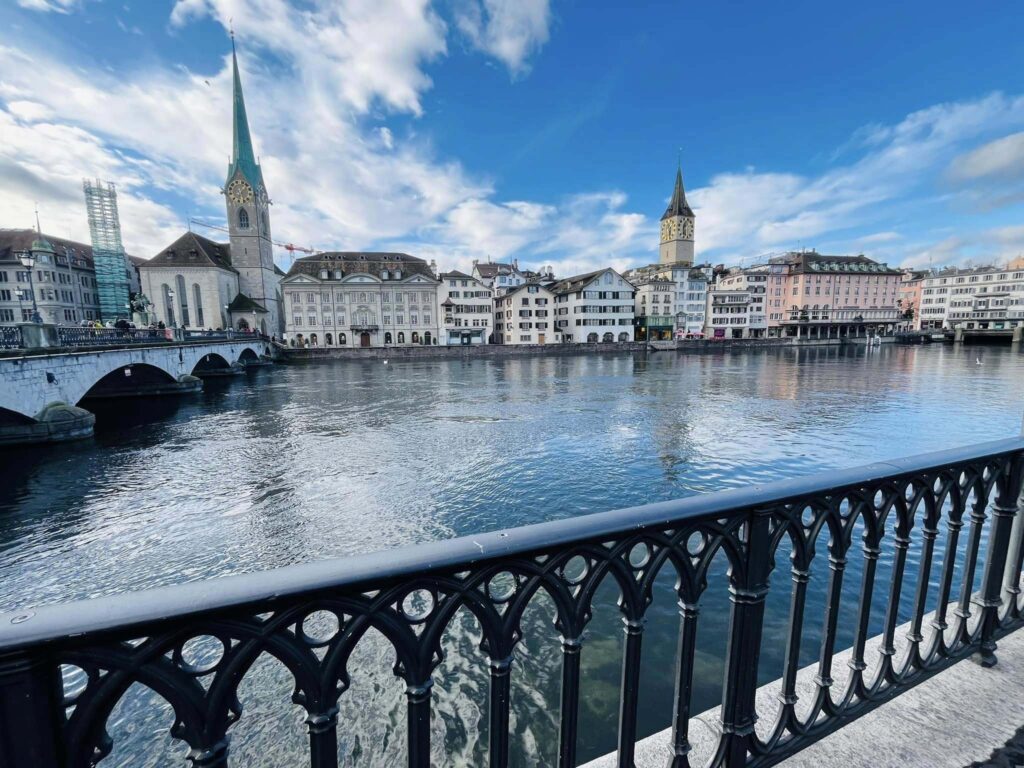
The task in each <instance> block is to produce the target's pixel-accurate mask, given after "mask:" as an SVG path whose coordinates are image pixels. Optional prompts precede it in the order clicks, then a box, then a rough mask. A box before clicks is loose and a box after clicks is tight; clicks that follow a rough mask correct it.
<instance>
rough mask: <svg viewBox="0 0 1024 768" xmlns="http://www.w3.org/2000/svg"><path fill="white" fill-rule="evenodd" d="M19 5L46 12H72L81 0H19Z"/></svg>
mask: <svg viewBox="0 0 1024 768" xmlns="http://www.w3.org/2000/svg"><path fill="white" fill-rule="evenodd" d="M17 2H18V5H19V7H21V8H27V9H28V10H30V11H43V12H46V13H49V12H53V13H71V11H72V10H74V8H76V7H77V6H78V5H79V4H80V0H17Z"/></svg>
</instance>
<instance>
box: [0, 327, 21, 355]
mask: <svg viewBox="0 0 1024 768" xmlns="http://www.w3.org/2000/svg"><path fill="white" fill-rule="evenodd" d="M21 345H22V340H21V328H19V327H18V326H16V325H0V349H18V348H19V347H20V346H21Z"/></svg>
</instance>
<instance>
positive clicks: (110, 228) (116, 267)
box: [82, 179, 130, 321]
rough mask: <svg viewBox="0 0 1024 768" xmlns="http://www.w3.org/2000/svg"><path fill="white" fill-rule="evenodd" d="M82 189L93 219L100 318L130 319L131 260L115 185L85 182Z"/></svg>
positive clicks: (90, 221)
mask: <svg viewBox="0 0 1024 768" xmlns="http://www.w3.org/2000/svg"><path fill="white" fill-rule="evenodd" d="M82 189H83V190H84V191H85V209H86V212H87V214H88V216H89V236H90V237H91V238H92V259H93V264H94V265H95V268H96V293H97V295H98V298H99V302H100V317H102V318H103V320H104V321H108V320H110V321H112V320H117V319H118V318H121V317H128V316H129V313H130V309H129V303H128V298H129V297H128V259H127V257H126V256H125V253H124V244H123V243H122V242H121V220H120V218H119V217H118V215H117V190H115V189H114V185H113V184H112V183H110V182H108V181H101V180H100V179H96V180H95V181H90V180H89V179H83V180H82Z"/></svg>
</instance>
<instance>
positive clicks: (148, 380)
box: [75, 363, 178, 405]
mask: <svg viewBox="0 0 1024 768" xmlns="http://www.w3.org/2000/svg"><path fill="white" fill-rule="evenodd" d="M177 383H178V379H177V377H176V376H175V375H174V374H173V373H171V372H170V371H168V370H166V369H165V368H162V367H160V366H159V365H153V364H152V363H129V364H128V365H122V366H119V367H117V368H115V369H114V370H112V371H110V373H107V374H104V375H103V376H101V377H100V378H99V379H97V380H96V382H95V383H94V384H93V385H92V386H91V387H89V388H88V389H87V390H86V391H85V392H84V393H83V394H82V396H81V397H80V398H79V399H78V400H77V401H76V402H75V405H77V404H78V403H80V402H81V401H82V400H86V399H89V398H103V397H122V396H124V395H129V394H136V393H139V389H140V388H142V387H144V388H145V389H146V390H147V391H148V392H150V393H153V392H154V391H155V390H159V389H160V388H161V387H167V386H176V385H177Z"/></svg>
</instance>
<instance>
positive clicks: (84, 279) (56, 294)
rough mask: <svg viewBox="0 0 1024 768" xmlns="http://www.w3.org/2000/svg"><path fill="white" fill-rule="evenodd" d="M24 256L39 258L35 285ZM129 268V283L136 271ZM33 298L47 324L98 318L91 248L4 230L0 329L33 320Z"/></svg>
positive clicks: (0, 243)
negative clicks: (28, 254) (22, 258)
mask: <svg viewBox="0 0 1024 768" xmlns="http://www.w3.org/2000/svg"><path fill="white" fill-rule="evenodd" d="M25 252H31V253H32V255H33V257H34V259H35V263H34V265H33V268H32V274H31V281H30V279H29V278H30V276H29V271H28V269H27V268H26V267H25V266H24V265H23V264H22V263H21V260H20V255H21V254H23V253H25ZM125 270H126V275H125V276H126V278H127V279H128V280H130V279H131V274H130V273H131V272H132V271H133V268H132V267H131V266H130V265H128V264H126V266H125ZM33 296H34V297H35V302H36V306H37V307H38V309H39V316H40V319H41V320H42V321H43V322H44V323H50V324H53V325H76V324H78V323H80V322H81V321H82V320H99V319H100V300H99V293H98V291H97V285H96V271H95V268H94V266H93V260H92V247H91V246H88V245H86V244H84V243H78V242H75V241H74V240H65V239H64V238H60V237H53V236H51V235H44V234H41V233H39V232H37V231H36V230H34V229H0V325H17V324H18V323H29V322H32V298H33ZM125 313H126V314H127V309H126V310H125Z"/></svg>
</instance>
